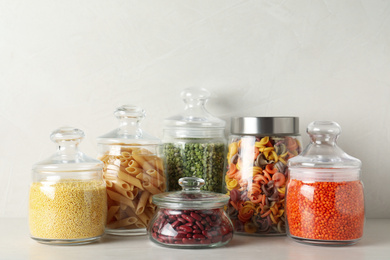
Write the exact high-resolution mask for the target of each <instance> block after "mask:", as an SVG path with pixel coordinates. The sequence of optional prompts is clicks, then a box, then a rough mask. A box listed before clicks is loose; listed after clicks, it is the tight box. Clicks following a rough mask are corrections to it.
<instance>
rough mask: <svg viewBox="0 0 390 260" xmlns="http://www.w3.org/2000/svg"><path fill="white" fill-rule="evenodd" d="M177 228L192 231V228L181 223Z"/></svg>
mask: <svg viewBox="0 0 390 260" xmlns="http://www.w3.org/2000/svg"><path fill="white" fill-rule="evenodd" d="M178 229H180V230H183V231H185V232H192V228H191V227H189V226H186V225H181V226H179V227H178Z"/></svg>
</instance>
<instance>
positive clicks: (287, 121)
mask: <svg viewBox="0 0 390 260" xmlns="http://www.w3.org/2000/svg"><path fill="white" fill-rule="evenodd" d="M230 131H231V133H232V134H244V135H245V134H247V135H256V134H261V135H272V134H278V135H297V134H298V133H299V117H253V116H245V117H232V118H231V129H230Z"/></svg>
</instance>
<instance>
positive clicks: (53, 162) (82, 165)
mask: <svg viewBox="0 0 390 260" xmlns="http://www.w3.org/2000/svg"><path fill="white" fill-rule="evenodd" d="M83 138H84V132H83V131H82V130H80V129H77V128H73V127H61V128H59V129H57V130H55V131H53V132H52V133H51V135H50V139H51V140H52V141H53V142H55V143H56V145H57V147H58V150H57V152H56V153H55V154H53V155H52V156H51V157H49V158H47V159H46V160H43V161H41V162H38V163H36V164H34V166H33V171H41V172H47V173H51V172H83V171H99V170H100V171H101V170H102V169H103V163H102V162H101V161H99V160H96V159H93V158H91V157H88V156H86V155H85V154H84V153H82V152H81V151H80V150H79V149H78V145H79V143H80V142H81V140H82V139H83Z"/></svg>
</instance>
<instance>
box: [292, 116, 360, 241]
mask: <svg viewBox="0 0 390 260" xmlns="http://www.w3.org/2000/svg"><path fill="white" fill-rule="evenodd" d="M307 133H308V134H309V135H310V138H311V143H310V144H309V145H308V146H307V147H306V149H305V150H304V151H303V152H302V154H301V155H299V156H297V157H295V158H293V159H291V160H289V162H288V167H289V172H290V178H289V181H288V184H287V197H286V212H287V224H288V225H287V226H288V229H287V235H288V236H289V237H291V238H292V239H294V240H295V241H298V242H303V243H307V244H319V245H351V244H354V243H356V242H357V241H359V240H360V238H361V237H362V236H363V227H364V193H363V183H362V181H361V171H360V169H361V162H360V161H359V160H358V159H356V158H353V157H351V156H349V155H348V154H346V153H345V152H344V151H342V150H341V149H340V148H339V147H338V146H337V144H336V140H337V138H338V136H339V135H340V133H341V127H340V126H339V125H338V124H337V123H335V122H330V121H315V122H312V123H310V124H309V126H308V128H307Z"/></svg>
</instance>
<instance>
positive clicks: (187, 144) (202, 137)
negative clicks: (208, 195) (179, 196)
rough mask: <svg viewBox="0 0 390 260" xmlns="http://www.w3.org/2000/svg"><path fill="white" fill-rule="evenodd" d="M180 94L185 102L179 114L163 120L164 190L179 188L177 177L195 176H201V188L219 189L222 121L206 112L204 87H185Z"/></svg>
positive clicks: (221, 172) (223, 122)
mask: <svg viewBox="0 0 390 260" xmlns="http://www.w3.org/2000/svg"><path fill="white" fill-rule="evenodd" d="M181 96H182V98H183V101H184V103H185V104H186V106H185V110H184V113H183V115H177V116H174V117H170V118H167V119H166V120H165V121H164V138H163V143H164V155H165V159H166V167H167V176H168V190H169V191H175V190H180V186H179V185H178V180H179V179H180V178H181V177H191V176H195V177H199V178H202V179H204V180H205V185H204V186H203V187H202V190H208V191H214V192H221V191H222V175H223V166H224V157H225V148H226V140H225V136H224V129H225V121H223V120H221V119H219V118H216V117H214V116H212V115H211V114H209V113H208V112H207V110H206V108H205V104H206V102H207V100H208V98H209V97H210V93H209V92H208V91H207V90H205V89H191V88H190V89H185V90H184V91H183V92H182V93H181Z"/></svg>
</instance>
